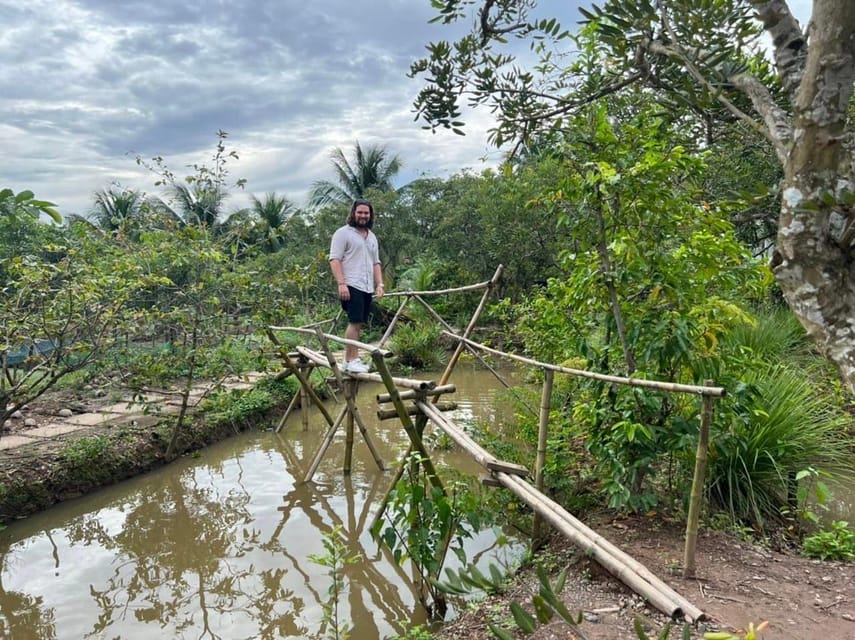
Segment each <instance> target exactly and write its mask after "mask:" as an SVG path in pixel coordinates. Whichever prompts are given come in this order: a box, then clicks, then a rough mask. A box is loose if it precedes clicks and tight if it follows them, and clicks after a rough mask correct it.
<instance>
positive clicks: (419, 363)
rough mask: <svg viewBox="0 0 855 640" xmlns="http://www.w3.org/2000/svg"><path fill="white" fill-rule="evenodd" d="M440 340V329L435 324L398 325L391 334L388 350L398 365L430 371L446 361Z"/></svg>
mask: <svg viewBox="0 0 855 640" xmlns="http://www.w3.org/2000/svg"><path fill="white" fill-rule="evenodd" d="M441 339H442V327H441V326H440V325H438V324H436V323H432V324H428V323H427V322H424V323H400V324H399V325H398V326H397V327H396V328H395V333H393V334H392V339H391V344H390V348H391V350H392V352H393V353H394V354H395V356H396V358H397V359H398V363H399V364H401V365H404V366H406V367H410V368H412V369H415V370H425V371H430V370H433V369H437V368H439V366H440V365H442V363H443V362H444V361H445V359H446V352H445V349H444V348H443V347H442V342H441Z"/></svg>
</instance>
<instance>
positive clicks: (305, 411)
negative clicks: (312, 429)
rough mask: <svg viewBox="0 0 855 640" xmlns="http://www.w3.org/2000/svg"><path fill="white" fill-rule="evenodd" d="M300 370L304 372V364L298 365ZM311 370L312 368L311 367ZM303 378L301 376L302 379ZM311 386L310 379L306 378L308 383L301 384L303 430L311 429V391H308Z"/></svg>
mask: <svg viewBox="0 0 855 640" xmlns="http://www.w3.org/2000/svg"><path fill="white" fill-rule="evenodd" d="M297 368H298V369H299V370H300V373H301V374H302V373H303V370H304V369H305V368H306V367H304V366H302V365H300V366H298V367H297ZM310 371H311V369H310ZM302 379H303V378H302V377H301V380H302ZM308 386H309V379H308V378H306V384H301V385H300V419H301V421H302V422H303V431H308V430H309V392H308V391H306V388H307V387H308Z"/></svg>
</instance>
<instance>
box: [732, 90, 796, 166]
mask: <svg viewBox="0 0 855 640" xmlns="http://www.w3.org/2000/svg"><path fill="white" fill-rule="evenodd" d="M728 80H730V82H732V83H733V85H734V86H735V87H736V88H737V89H739V90H740V91H742V92H743V93H744V94H745V95H747V96H748V98H749V100H751V104H752V105H754V109H755V111H757V113H758V114H760V117H761V118H763V122H764V123H765V124H766V127H765V128H762V127H761V129H762V133H763V135H764V136H766V138H767V139H768V140H769V141H770V142H771V143H772V146H773V147H774V149H775V154H776V155H777V156H778V160H780V162H781V164H784V163H785V162H786V161H787V153H788V151H787V150H788V148H789V145H790V142H791V141H792V137H793V128H792V125H791V124H790V116H789V115H788V114H787V112H786V111H784V110H783V109H781V108H780V107H779V106H778V105H777V104H776V103H775V100H774V98H773V97H772V94H771V93H770V92H769V89H768V87H766V85H764V84H763V83H762V82H760V81H759V80H758V79H757V78H755V77H754V76H752V75H749V74H746V73H741V74H739V75H736V76H733V77H731V78H728ZM752 122H753V123H754V124H755V125H756V124H757V122H756V121H755V120H752Z"/></svg>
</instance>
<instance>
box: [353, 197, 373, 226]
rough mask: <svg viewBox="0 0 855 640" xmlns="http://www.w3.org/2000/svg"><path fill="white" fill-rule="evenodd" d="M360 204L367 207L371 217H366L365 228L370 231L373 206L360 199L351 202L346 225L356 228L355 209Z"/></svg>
mask: <svg viewBox="0 0 855 640" xmlns="http://www.w3.org/2000/svg"><path fill="white" fill-rule="evenodd" d="M361 204H365V205H368V211H369V213H370V214H371V215H370V216H369V217H368V225H367V227H368V228H369V229H371V228H372V227H373V226H374V205H373V204H371V202H369V201H368V200H363V199H361V198H360V199H359V200H354V201H353V204H352V205H351V207H350V213H349V214H348V215H347V224H349V225H350V226H351V227H355V226H356V207H358V206H359V205H361Z"/></svg>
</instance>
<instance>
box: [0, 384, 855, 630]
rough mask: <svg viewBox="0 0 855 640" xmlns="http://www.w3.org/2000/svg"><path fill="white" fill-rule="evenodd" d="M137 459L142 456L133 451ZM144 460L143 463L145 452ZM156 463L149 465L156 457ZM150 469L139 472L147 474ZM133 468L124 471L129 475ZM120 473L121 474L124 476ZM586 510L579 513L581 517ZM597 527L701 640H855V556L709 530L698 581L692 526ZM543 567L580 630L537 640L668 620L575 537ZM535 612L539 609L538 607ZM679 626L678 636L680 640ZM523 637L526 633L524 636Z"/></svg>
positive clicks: (50, 448)
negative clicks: (658, 584) (689, 613)
mask: <svg viewBox="0 0 855 640" xmlns="http://www.w3.org/2000/svg"><path fill="white" fill-rule="evenodd" d="M103 402H106V399H102V400H100V401H99V400H97V399H90V400H88V401H85V400H83V399H82V398H80V397H77V398H70V397H67V396H66V397H64V398H60V397H57V396H54V397H52V398H51V399H50V400H48V399H45V401H42V402H40V403H38V405H37V406H36V407H34V408H33V409H31V410H28V411H26V412H25V415H24V417H25V418H26V417H28V418H31V422H32V424H30V425H29V426H25V424H24V422H25V420H24V419H23V418H20V419H16V420H13V421H11V422H10V424H9V425H8V426H7V427H5V428H4V429H3V437H6V436H7V435H13V434H21V433H25V432H26V430H28V429H33V428H36V427H37V426H39V425H43V424H45V423H46V422H48V421H51V420H54V419H55V418H56V415H57V413H58V409H59V408H60V407H67V408H71V409H72V410H73V411H74V412H76V413H77V412H84V411H92V410H95V409H97V406H98V405H99V404H101V403H103ZM60 445H61V441H60V442H57V441H54V442H51V441H43V442H42V441H41V440H40V441H39V442H38V444H28V445H27V446H26V447H19V448H17V449H10V450H6V451H2V452H0V475H5V476H6V477H7V478H8V473H9V472H11V473H12V474H13V475H16V476H18V478H20V477H21V476H25V477H26V478H27V479H28V482H29V481H36V480H37V479H38V477H39V475H40V474H42V475H44V474H48V473H50V472H51V471H52V468H54V467H55V465H57V464H59V462H58V459H57V456H56V451H57V448H58V446H60ZM130 457H135V456H130ZM140 464H141V465H143V466H144V463H143V461H142V459H141V460H140ZM147 464H148V465H149V466H150V464H151V461H150V460H148V462H147ZM142 470H143V469H140V471H142ZM123 475H124V474H123ZM117 479H118V478H117ZM52 490H53V491H55V492H56V495H57V496H58V499H62V498H63V497H73V496H74V495H79V493H78V488H76V487H67V488H66V491H65V492H63V487H58V486H53V487H52ZM577 515H578V514H577ZM581 519H582V520H583V521H584V522H585V523H586V524H588V526H590V527H591V528H593V529H594V530H595V531H597V532H598V533H599V534H600V535H602V536H604V537H605V538H607V539H608V540H610V541H611V542H613V543H614V544H615V545H617V546H618V547H620V548H621V549H622V550H623V551H625V552H626V553H628V554H629V555H630V556H632V557H634V558H635V559H637V560H638V561H639V562H641V563H642V564H644V565H645V566H646V567H647V568H648V569H650V570H651V571H652V572H653V573H655V574H656V575H657V576H659V577H660V578H661V579H662V580H664V581H665V582H667V583H668V584H669V585H670V586H671V587H672V588H673V589H675V590H676V591H677V592H678V593H680V594H681V595H682V596H684V597H685V598H686V599H687V600H689V601H690V602H691V603H692V604H694V605H695V606H696V607H698V608H699V609H701V610H702V611H703V612H704V613H705V614H706V616H707V617H708V619H707V620H706V621H704V622H702V623H700V625H698V626H697V627H693V628H692V630H691V637H692V638H702V637H703V634H704V632H710V631H714V630H715V631H717V630H725V631H730V632H732V633H737V634H739V637H742V635H743V634H744V631H745V630H746V629H747V627H748V625H749V623H753V624H754V625H758V624H759V623H761V622H764V621H766V622H768V627H767V628H766V629H765V631H763V632H762V633H761V634H758V636H757V637H758V638H763V639H768V640H772V639H775V640H778V639H780V640H855V563H851V562H850V563H839V562H820V561H817V560H810V559H807V558H804V557H801V556H799V555H798V554H797V553H795V552H791V551H785V552H779V551H773V550H769V549H766V548H764V547H762V546H760V545H758V544H756V543H753V542H751V541H748V540H744V539H741V538H739V537H737V536H734V535H731V534H726V533H724V532H721V531H713V530H709V529H706V530H703V529H702V532H701V535H700V537H699V540H698V548H697V556H696V559H697V569H698V570H697V578H696V579H692V580H687V579H684V578H683V577H682V574H681V571H680V566H681V563H682V555H683V537H684V524H683V523H682V522H675V521H667V520H663V519H662V518H657V517H632V518H629V517H615V516H613V515H605V514H601V515H597V516H590V515H589V516H583V517H582V518H581ZM541 556H542V557H543V558H544V564H545V565H547V566H549V567H550V568H554V569H555V571H556V572H557V571H559V570H561V569H562V568H563V567H569V575H568V578H567V582H566V586H565V588H564V590H563V591H562V593H561V597H562V599H563V600H564V601H565V603H566V605H567V607H568V609H569V610H570V611H571V612H574V613H576V612H582V613H583V615H584V620H583V621H582V622H581V623H580V625H579V626H578V628H577V629H575V630H574V629H571V628H570V627H568V626H567V625H566V624H565V623H563V622H556V621H553V622H551V623H549V624H547V625H545V626H542V627H540V628H538V630H537V631H536V632H535V633H534V634H533V635H531V636H527V637H529V638H533V639H535V640H546V639H550V640H557V639H565V638H583V639H588V640H614V639H624V638H629V639H632V638H637V637H638V636H637V634H636V632H635V631H634V630H633V624H634V621H635V620H636V619H637V620H639V621H641V622H642V624H643V626H644V628H645V630H646V633H647V634H648V636H650V637H651V638H657V637H659V634H660V633H661V630H662V629H663V627H664V626H665V625H666V623H667V622H668V620H667V619H666V617H665V616H664V615H663V614H660V613H659V612H657V611H656V610H655V609H652V608H651V607H649V606H647V605H646V603H645V602H644V601H643V599H642V598H641V597H639V596H637V595H635V594H633V593H632V592H631V591H630V590H629V589H628V588H627V587H625V586H623V585H622V583H620V582H619V581H618V580H617V579H615V578H613V577H612V576H611V575H609V574H608V573H607V572H606V571H605V570H603V569H602V568H601V567H599V565H597V564H596V563H594V562H593V561H592V560H590V559H588V558H586V557H585V555H584V553H582V552H581V551H579V550H577V549H576V548H575V547H573V546H572V545H571V544H570V543H569V542H567V541H566V540H564V539H563V538H561V537H559V536H554V537H553V538H552V540H551V542H550V543H549V544H548V545H547V547H546V548H545V549H544V550H543V551H542V552H541ZM537 589H538V581H537V579H536V576H535V575H534V571H533V570H531V569H525V570H522V571H521V572H520V573H519V574H518V575H517V576H516V578H515V580H514V581H513V584H512V586H511V587H510V588H509V590H508V591H507V592H506V593H505V594H503V595H502V596H500V597H499V596H496V597H490V598H488V599H486V600H482V601H480V602H477V603H473V604H471V605H470V607H469V608H468V609H467V610H466V611H465V612H463V613H462V614H461V615H460V616H458V617H457V619H455V620H454V621H452V622H450V623H448V624H447V625H445V626H444V627H443V629H442V630H441V631H439V632H438V636H437V637H440V638H443V639H446V640H451V639H455V640H457V639H459V640H475V639H481V638H492V637H493V636H492V635H491V634H490V632H489V630H488V628H487V623H488V622H493V623H498V624H499V625H501V626H504V627H505V628H513V626H514V625H513V622H512V619H511V616H510V613H509V608H508V605H509V603H510V602H511V601H514V600H515V601H518V602H521V603H529V604H530V602H531V596H532V595H533V594H535V593H537ZM529 609H531V607H529ZM681 631H682V625H680V624H676V625H674V628H673V629H672V630H671V633H670V635H669V636H668V637H669V638H680V637H681ZM517 637H523V636H521V635H520V634H519V633H518V634H517Z"/></svg>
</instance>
